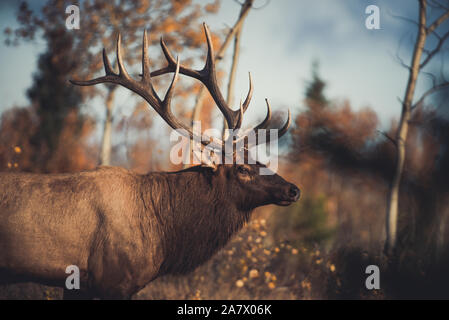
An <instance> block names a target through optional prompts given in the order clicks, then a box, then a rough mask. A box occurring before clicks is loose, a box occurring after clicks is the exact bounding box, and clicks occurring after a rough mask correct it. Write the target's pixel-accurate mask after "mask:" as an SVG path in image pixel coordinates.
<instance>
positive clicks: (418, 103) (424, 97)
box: [411, 82, 449, 109]
mask: <svg viewBox="0 0 449 320" xmlns="http://www.w3.org/2000/svg"><path fill="white" fill-rule="evenodd" d="M446 87H449V82H443V83H440V84H439V85H436V86H433V87H432V88H430V89H429V90H427V91H426V92H424V94H423V95H422V96H421V98H420V99H419V100H418V101H417V102H416V103H415V104H414V105H413V106H412V107H411V109H415V108H417V107H419V106H421V105H422V104H423V102H424V100H425V99H426V97H428V96H429V95H431V94H432V93H434V92H436V91H438V90H440V89H443V88H446Z"/></svg>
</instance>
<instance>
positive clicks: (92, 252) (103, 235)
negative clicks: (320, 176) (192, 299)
mask: <svg viewBox="0 0 449 320" xmlns="http://www.w3.org/2000/svg"><path fill="white" fill-rule="evenodd" d="M238 167H239V166H237V165H233V166H232V165H231V166H226V165H221V166H219V167H218V170H217V171H215V172H214V171H212V170H211V169H210V168H203V167H193V168H190V169H187V170H183V171H179V172H173V173H167V172H156V173H149V174H147V175H138V174H135V173H132V172H130V171H127V170H125V169H121V168H115V167H100V168H98V169H96V170H94V171H87V172H81V173H76V174H57V175H37V174H26V173H22V174H17V173H1V174H0V282H3V283H9V282H17V281H33V282H38V283H42V284H48V285H55V286H60V287H64V285H65V279H66V277H67V276H68V275H67V274H65V269H66V267H67V266H68V265H77V266H78V267H79V269H80V271H81V289H82V290H80V293H79V294H80V295H81V293H83V294H88V296H89V297H101V298H130V297H131V295H132V294H134V293H136V292H137V291H138V290H140V289H141V288H143V287H144V286H145V285H146V284H147V283H149V282H150V281H152V280H153V279H155V278H156V277H159V276H161V275H164V274H169V273H186V272H189V271H191V270H193V269H194V268H195V267H197V266H198V265H200V264H201V263H203V262H205V261H206V260H207V259H209V258H210V257H211V256H212V255H213V254H214V253H215V252H216V251H217V250H219V249H220V248H221V247H223V246H224V245H225V244H226V242H227V241H228V240H229V239H230V237H231V236H232V235H233V234H234V233H235V232H236V231H238V230H239V229H240V228H241V227H242V226H243V225H244V223H245V222H246V221H247V220H248V219H249V217H250V214H251V211H252V210H253V209H254V208H256V207H258V206H261V205H266V204H270V203H280V204H281V202H283V203H282V204H283V205H285V204H286V203H285V201H287V202H291V201H295V200H297V198H298V197H299V190H298V195H297V196H295V197H293V196H292V194H291V193H290V195H288V194H289V192H291V191H289V190H292V188H293V189H294V188H296V187H294V186H293V185H291V184H290V183H287V182H286V181H284V180H283V179H282V178H281V177H280V176H278V175H273V176H260V175H258V174H257V172H256V171H257V168H258V167H260V165H250V166H249V168H250V169H251V172H250V174H249V175H248V174H246V173H245V174H242V173H241V172H240V171H239V170H238ZM246 167H248V165H246ZM287 204H288V203H287ZM74 293H75V294H76V293H77V292H76V291H75V292H74Z"/></svg>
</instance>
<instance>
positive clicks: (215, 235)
mask: <svg viewBox="0 0 449 320" xmlns="http://www.w3.org/2000/svg"><path fill="white" fill-rule="evenodd" d="M143 180H144V183H143V184H142V188H143V191H142V199H143V201H144V205H145V208H146V210H147V211H148V212H149V214H150V215H152V217H150V219H151V220H155V221H157V225H158V226H159V227H158V228H157V229H159V230H160V233H161V235H160V236H161V238H162V246H163V250H164V254H163V257H164V259H163V262H162V265H161V268H160V275H162V274H174V273H187V272H190V271H191V270H193V269H194V268H196V267H197V266H198V265H200V264H202V263H204V262H205V261H207V260H208V259H209V258H210V257H211V256H212V255H213V254H215V253H216V252H217V251H218V250H219V249H220V248H222V247H223V246H224V245H225V244H226V243H227V242H228V241H229V239H230V238H231V237H232V235H233V234H235V233H236V232H237V231H239V230H240V229H241V228H242V227H243V225H244V224H245V223H246V222H247V221H248V219H249V217H250V215H251V211H252V210H242V209H241V208H239V206H238V205H237V204H236V198H237V197H236V195H235V194H234V193H235V191H234V189H233V188H232V185H228V184H227V183H226V178H225V177H223V176H220V175H217V174H214V173H213V172H212V171H211V170H210V169H208V168H202V167H192V168H189V169H186V170H182V171H178V172H159V173H149V174H147V175H145V176H143Z"/></svg>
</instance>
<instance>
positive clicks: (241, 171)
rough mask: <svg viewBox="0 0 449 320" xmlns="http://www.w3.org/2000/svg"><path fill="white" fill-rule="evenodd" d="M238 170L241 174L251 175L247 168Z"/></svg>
mask: <svg viewBox="0 0 449 320" xmlns="http://www.w3.org/2000/svg"><path fill="white" fill-rule="evenodd" d="M237 170H238V172H239V173H240V174H244V175H249V170H248V168H246V167H243V166H241V167H238V169H237Z"/></svg>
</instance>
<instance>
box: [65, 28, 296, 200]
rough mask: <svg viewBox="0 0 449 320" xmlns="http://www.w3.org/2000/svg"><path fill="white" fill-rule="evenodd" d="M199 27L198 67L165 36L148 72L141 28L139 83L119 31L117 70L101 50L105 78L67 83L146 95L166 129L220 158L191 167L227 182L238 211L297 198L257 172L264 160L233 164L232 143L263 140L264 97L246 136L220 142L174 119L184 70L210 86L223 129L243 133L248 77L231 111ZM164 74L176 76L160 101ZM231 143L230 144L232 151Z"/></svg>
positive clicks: (284, 186) (250, 144)
mask: <svg viewBox="0 0 449 320" xmlns="http://www.w3.org/2000/svg"><path fill="white" fill-rule="evenodd" d="M203 26H204V31H205V34H206V40H207V47H208V51H207V58H206V63H205V66H204V68H203V69H201V70H194V69H190V68H188V67H186V66H183V65H182V64H180V62H179V58H178V59H175V58H174V57H173V55H172V54H171V53H170V51H169V49H168V48H167V45H166V44H165V42H164V40H163V39H162V38H161V40H160V44H161V47H162V51H163V53H164V56H165V58H166V60H167V62H168V64H167V66H166V67H164V68H162V69H159V70H156V71H153V72H150V62H149V58H148V52H147V50H148V42H147V41H148V40H147V33H146V31H145V32H144V35H143V46H142V74H141V79H140V81H137V80H135V79H133V78H131V77H130V75H129V74H128V72H127V71H126V69H125V67H124V65H123V59H122V54H121V37H120V34H119V35H118V39H117V48H116V50H117V65H118V69H119V72H118V73H116V72H114V71H113V69H112V67H111V64H110V62H109V59H108V57H107V54H106V52H105V50H104V49H103V63H104V69H105V73H106V75H105V76H102V77H99V78H96V79H92V80H88V81H77V80H70V81H71V83H73V84H75V85H80V86H91V85H96V84H99V83H114V84H118V85H121V86H123V87H125V88H127V89H129V90H131V91H133V92H135V93H137V94H138V95H139V96H141V97H142V98H144V99H145V100H146V101H147V102H148V103H149V104H150V106H151V107H152V108H153V109H154V110H155V111H156V112H157V113H158V114H159V115H160V116H161V117H162V118H163V119H164V120H165V122H166V123H167V124H168V125H169V126H170V127H172V128H173V129H175V130H178V132H180V133H181V134H184V135H185V136H187V137H188V138H190V139H192V140H195V141H200V142H201V144H202V145H203V148H208V149H209V150H212V154H214V153H215V155H217V154H218V161H216V160H217V158H215V160H212V159H210V158H209V161H206V162H205V163H203V165H202V166H199V167H193V168H191V169H190V170H195V171H204V172H208V174H211V175H213V176H216V177H220V179H221V181H222V182H223V184H226V185H227V186H228V187H227V188H229V189H231V190H232V193H233V194H234V195H235V197H237V198H238V201H237V202H239V203H240V206H241V207H242V209H243V207H247V209H253V208H255V207H258V206H262V205H267V204H277V205H289V204H291V203H292V202H294V201H297V200H298V199H299V195H300V191H299V189H298V188H297V187H296V186H295V185H293V184H291V183H288V182H286V181H285V180H284V179H283V178H282V177H280V176H279V175H277V174H275V173H274V172H272V173H271V174H267V175H261V174H260V169H261V168H265V169H267V168H266V167H265V166H264V165H263V164H261V163H258V162H255V161H254V162H252V163H253V164H247V162H245V161H244V164H235V160H236V150H235V148H236V146H239V145H240V146H241V145H242V141H243V142H244V143H243V148H244V149H245V150H246V151H248V150H249V149H250V148H251V147H255V146H257V144H259V143H261V139H259V138H260V137H259V133H260V132H261V129H266V128H267V127H268V126H269V124H270V121H271V108H270V104H269V103H268V100H266V105H267V115H266V117H265V119H264V120H263V121H262V122H261V123H260V124H259V125H257V126H254V127H253V128H251V129H249V130H245V131H244V134H240V135H239V136H237V137H236V136H235V135H229V137H228V138H227V139H225V140H224V141H222V140H220V139H218V138H216V137H207V136H205V135H202V136H198V135H197V134H196V133H195V132H193V131H192V130H191V129H190V128H189V127H188V126H186V125H185V124H183V123H182V122H180V121H179V120H177V119H176V118H175V117H174V115H173V113H172V111H171V107H170V103H171V100H172V97H173V91H174V87H175V84H176V82H177V80H178V76H179V74H183V75H185V76H188V77H191V78H194V79H196V80H198V81H200V82H201V83H202V84H203V85H204V86H205V87H206V88H207V89H208V91H209V93H210V94H211V96H212V98H213V99H214V101H215V103H216V104H217V106H218V108H219V109H220V111H221V113H222V114H223V116H224V118H225V120H226V123H227V127H228V128H229V129H230V130H234V131H236V130H237V131H242V130H241V129H240V128H241V124H242V120H243V115H244V113H245V111H246V110H247V108H248V106H249V103H250V101H251V97H252V93H253V86H252V80H251V75H249V90H248V94H247V97H246V99H245V101H244V102H243V103H242V102H240V108H239V109H238V110H233V109H231V108H230V107H229V106H228V105H227V103H226V102H225V100H224V98H223V95H222V93H221V91H220V89H219V86H218V82H217V78H216V68H215V55H214V49H213V46H212V41H211V36H210V32H209V30H208V27H207V25H206V24H203ZM166 73H174V76H173V79H172V81H171V84H170V86H169V88H168V90H167V92H166V95H165V97H164V99H161V98H160V97H159V96H158V95H157V93H156V91H155V90H154V88H153V85H152V82H151V79H152V77H156V76H160V75H163V74H166ZM290 123H291V116H290V111H288V119H287V121H286V123H285V124H284V125H283V126H282V127H281V128H280V129H278V136H277V138H278V139H279V138H280V137H282V136H283V135H284V134H285V133H286V132H287V130H288V128H289V126H290ZM249 132H254V133H255V135H254V138H255V139H252V142H249V141H248V133H249ZM262 132H265V130H262ZM263 143H270V136H267V137H266V139H265V141H263ZM229 146H231V151H230V152H229ZM224 151H226V152H224ZM229 156H231V157H232V158H233V160H234V161H233V164H232V165H229V164H222V163H225V158H226V157H229ZM248 157H249V156H248V152H246V153H245V157H244V158H245V159H248ZM202 160H204V158H202Z"/></svg>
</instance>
